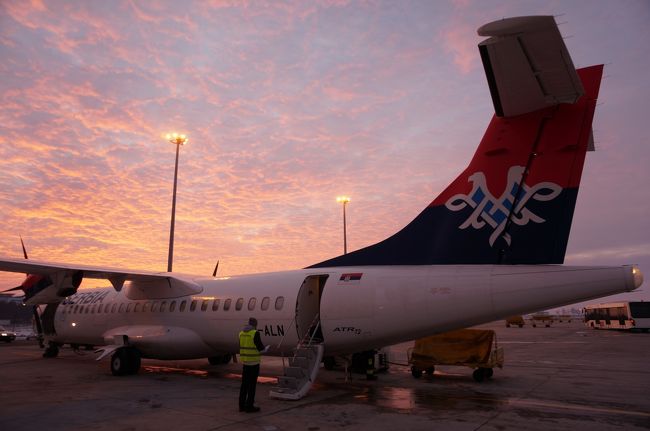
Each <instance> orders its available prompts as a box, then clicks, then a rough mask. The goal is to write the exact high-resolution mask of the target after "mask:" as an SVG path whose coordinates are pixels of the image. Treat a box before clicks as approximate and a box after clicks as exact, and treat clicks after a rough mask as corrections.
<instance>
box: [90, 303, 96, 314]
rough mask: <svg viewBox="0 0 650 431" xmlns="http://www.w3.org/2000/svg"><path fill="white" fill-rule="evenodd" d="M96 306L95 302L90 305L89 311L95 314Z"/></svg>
mask: <svg viewBox="0 0 650 431" xmlns="http://www.w3.org/2000/svg"><path fill="white" fill-rule="evenodd" d="M96 307H97V304H93V306H92V307H90V313H91V314H95V308H96Z"/></svg>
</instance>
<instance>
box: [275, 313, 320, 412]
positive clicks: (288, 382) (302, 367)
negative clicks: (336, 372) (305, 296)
mask: <svg viewBox="0 0 650 431" xmlns="http://www.w3.org/2000/svg"><path fill="white" fill-rule="evenodd" d="M319 327H320V319H319V318H318V315H316V317H315V318H314V326H312V328H311V329H310V330H309V331H307V333H306V334H305V336H304V337H303V338H302V339H301V340H300V342H298V345H297V346H296V348H295V350H294V354H293V356H292V357H290V358H289V361H288V362H289V364H288V366H284V375H282V376H279V377H278V386H276V387H274V388H273V389H271V391H270V392H269V395H270V396H271V397H273V398H279V399H283V400H299V399H301V398H302V397H304V396H305V395H307V392H309V389H310V388H311V385H312V383H313V382H314V381H315V380H316V375H318V370H319V368H320V363H321V361H322V359H323V351H324V350H325V347H324V346H323V341H322V340H321V339H320V338H318V337H317V336H316V334H317V333H318V329H319ZM282 362H283V365H284V358H283V360H282Z"/></svg>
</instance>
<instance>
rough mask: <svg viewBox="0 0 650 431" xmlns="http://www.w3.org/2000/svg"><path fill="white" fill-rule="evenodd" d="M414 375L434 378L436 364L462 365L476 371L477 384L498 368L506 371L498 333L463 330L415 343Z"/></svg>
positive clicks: (410, 352) (412, 351)
mask: <svg viewBox="0 0 650 431" xmlns="http://www.w3.org/2000/svg"><path fill="white" fill-rule="evenodd" d="M407 355H408V362H409V364H410V365H411V374H412V375H413V377H415V378H419V377H421V376H422V373H423V372H426V373H427V374H428V375H431V376H433V372H434V370H435V367H436V365H459V366H465V367H470V368H473V369H474V372H473V374H472V377H473V378H474V380H476V381H477V382H482V381H483V380H485V379H489V378H491V377H492V375H493V373H494V371H493V369H494V368H495V367H499V368H503V359H504V354H503V348H502V347H499V346H498V345H497V338H496V334H495V333H494V331H493V330H487V329H460V330H457V331H450V332H445V333H443V334H437V335H432V336H429V337H424V338H420V339H418V340H415V345H414V346H413V347H412V348H409V349H408V350H407Z"/></svg>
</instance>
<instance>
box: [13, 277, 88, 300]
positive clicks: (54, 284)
mask: <svg viewBox="0 0 650 431" xmlns="http://www.w3.org/2000/svg"><path fill="white" fill-rule="evenodd" d="M83 275H84V274H83V271H59V272H55V273H52V274H49V275H41V274H29V275H28V276H27V277H26V278H25V281H23V283H22V284H21V285H20V288H21V289H22V291H23V292H25V299H24V300H23V302H24V303H25V304H26V305H38V304H56V303H59V302H61V301H62V300H63V299H65V298H66V297H68V296H70V295H74V294H75V293H76V292H77V289H78V288H79V286H80V285H81V282H82V281H83Z"/></svg>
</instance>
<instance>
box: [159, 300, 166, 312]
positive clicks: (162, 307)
mask: <svg viewBox="0 0 650 431" xmlns="http://www.w3.org/2000/svg"><path fill="white" fill-rule="evenodd" d="M166 309H167V301H163V302H161V303H160V312H161V313H162V312H163V311H165V310H166Z"/></svg>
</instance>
